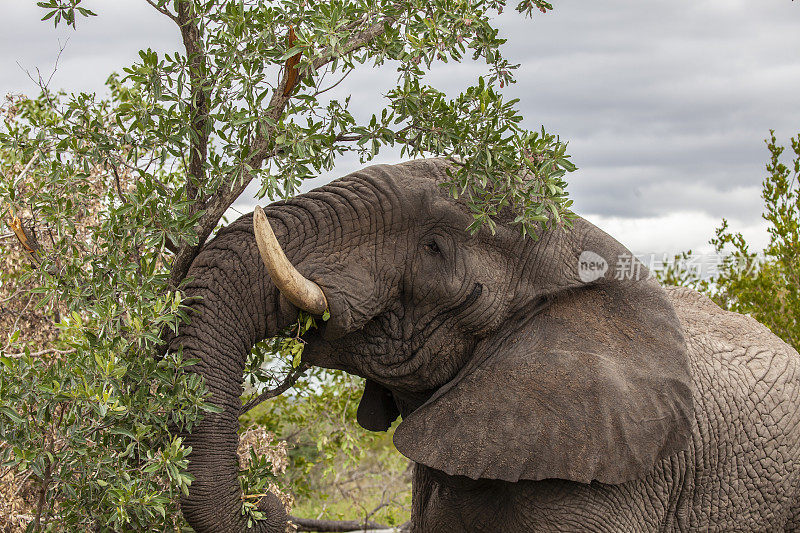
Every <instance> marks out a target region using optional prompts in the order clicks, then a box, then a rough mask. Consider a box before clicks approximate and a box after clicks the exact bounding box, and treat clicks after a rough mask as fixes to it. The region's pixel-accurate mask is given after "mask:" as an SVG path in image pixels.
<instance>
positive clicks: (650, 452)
mask: <svg viewBox="0 0 800 533" xmlns="http://www.w3.org/2000/svg"><path fill="white" fill-rule="evenodd" d="M446 169H447V163H446V162H445V161H444V160H439V159H433V160H421V161H412V162H408V163H403V164H400V165H395V166H388V165H379V166H373V167H369V168H366V169H364V170H363V171H360V172H356V173H354V174H351V175H349V176H347V177H345V178H342V179H340V180H337V181H335V182H333V183H331V184H330V185H327V186H325V187H322V188H319V189H316V190H314V191H311V192H309V193H307V194H304V195H301V196H298V197H296V198H294V199H292V200H289V201H285V202H278V203H275V204H272V205H271V206H270V207H268V208H267V210H266V217H261V216H260V215H257V216H256V228H255V233H254V224H253V220H254V218H253V216H252V215H246V216H244V217H242V218H241V219H239V220H238V221H236V222H235V223H233V224H231V225H230V226H228V227H227V228H225V229H223V230H221V231H220V233H219V235H218V236H217V237H216V238H215V239H214V240H213V241H211V242H210V243H209V244H208V245H206V246H205V247H204V249H203V250H202V251H201V253H200V254H199V255H198V257H197V258H196V259H195V261H194V263H193V265H192V268H191V270H190V273H189V277H190V278H191V281H190V282H189V283H188V285H187V287H186V292H187V295H188V296H200V297H202V298H198V299H195V300H194V303H193V304H192V307H193V310H194V311H195V313H193V318H192V321H191V323H189V324H187V325H185V326H184V327H183V328H182V329H181V330H180V331H179V334H178V335H177V336H176V337H175V338H174V339H173V340H172V344H171V345H172V347H173V348H177V347H178V346H183V349H184V351H185V352H189V354H190V355H191V356H193V357H197V358H198V359H199V360H200V363H199V364H198V365H197V367H196V370H197V371H198V372H200V373H201V374H202V375H203V376H204V377H205V379H206V382H207V384H208V387H209V389H210V391H211V393H212V398H211V401H212V402H214V403H216V404H218V405H220V406H221V407H222V408H223V412H222V413H220V414H215V415H210V416H208V417H207V418H206V419H204V420H203V421H202V422H201V423H200V425H199V426H198V427H197V428H196V429H195V430H194V432H193V433H192V434H191V435H190V436H189V437H188V438H187V442H188V444H189V445H191V446H192V447H193V452H192V454H191V457H190V459H191V461H190V471H191V473H192V474H193V475H194V476H195V478H196V479H195V481H194V483H193V484H192V486H191V488H190V490H189V496H188V497H187V498H185V499H184V501H183V502H182V507H183V511H184V514H185V515H186V517H187V519H188V520H189V522H190V523H191V524H192V526H193V527H194V528H195V529H196V530H197V531H241V530H242V529H244V527H243V520H244V519H243V517H242V516H241V513H240V509H241V494H240V491H239V485H238V482H237V480H236V469H237V462H236V455H235V450H236V446H237V434H236V431H237V428H238V422H237V416H238V413H239V409H240V405H241V404H240V398H239V397H240V395H241V392H242V371H243V367H244V362H245V357H246V355H247V353H248V352H249V350H250V349H251V347H252V346H253V344H254V343H255V342H257V341H258V340H260V339H263V338H265V337H267V336H271V335H275V334H276V333H277V332H278V331H280V329H281V328H283V327H285V326H286V325H288V324H289V323H290V322H291V321H292V320H294V318H295V317H296V316H297V312H298V308H305V309H307V310H309V311H311V312H314V313H320V312H321V311H322V310H323V309H325V307H326V306H327V308H328V309H329V310H330V316H331V317H330V320H328V321H327V322H325V323H323V324H322V326H321V327H320V328H319V329H317V330H314V331H311V332H309V333H308V334H307V335H306V338H305V340H306V341H307V345H306V349H305V351H304V354H303V358H304V360H305V361H306V362H309V363H311V364H314V365H318V366H322V367H327V368H336V369H343V370H345V371H347V372H350V373H352V374H356V375H359V376H363V377H364V378H366V387H365V390H364V395H363V398H362V400H361V404H360V405H359V409H358V421H359V423H360V424H361V425H362V426H364V427H365V428H367V429H371V430H385V429H387V428H388V427H389V425H390V424H391V423H392V421H393V420H395V419H396V418H397V416H398V415H402V416H403V422H402V423H401V424H400V426H399V427H398V428H397V430H396V432H395V437H394V440H395V445H396V446H397V448H398V450H399V451H400V452H402V453H403V454H404V455H406V456H408V457H409V458H411V459H412V460H414V461H416V462H418V463H422V464H425V465H427V466H429V467H432V468H435V469H437V470H440V471H443V472H445V473H447V474H451V475H461V476H468V477H470V478H473V479H478V478H489V479H501V480H506V481H517V480H521V479H529V480H539V479H545V478H561V479H567V480H573V481H578V482H591V481H592V480H597V481H600V482H604V483H621V482H624V481H627V480H631V479H635V478H638V477H641V476H644V475H645V474H646V473H647V472H648V471H649V470H651V469H652V467H653V465H654V464H655V463H656V462H657V461H659V460H661V459H663V458H664V457H666V456H668V455H670V454H672V453H674V452H677V451H678V450H681V449H684V448H685V447H686V446H687V445H688V440H689V435H690V424H691V417H692V412H693V410H692V399H691V379H690V373H689V367H688V361H687V354H686V347H685V340H684V338H683V334H682V331H681V327H680V325H679V322H678V319H677V317H676V315H675V312H674V310H673V309H672V307H671V305H670V303H669V302H668V300H667V298H666V295H665V294H664V292H663V290H662V289H661V288H660V287H659V286H658V284H657V283H656V282H655V281H653V280H650V279H647V272H646V270H645V269H644V268H643V267H641V271H640V273H641V274H642V275H640V276H628V275H623V276H620V275H617V274H618V273H616V272H614V270H613V269H612V268H609V266H613V265H616V264H617V261H618V260H619V259H620V258H627V259H628V260H631V261H632V264H634V265H635V264H636V260H635V259H633V258H631V256H630V253H629V252H628V251H627V250H626V249H625V248H624V247H623V246H622V245H621V244H619V243H618V242H617V241H615V240H614V239H613V238H611V237H610V236H608V235H607V234H605V233H603V232H602V231H600V230H599V229H597V228H596V227H594V226H593V225H591V224H590V223H588V222H586V221H585V220H583V219H580V218H578V219H576V220H575V223H574V227H573V228H572V229H571V230H569V231H566V230H564V229H563V228H559V227H553V228H551V229H549V230H547V231H545V232H543V234H542V235H541V238H539V239H538V240H534V239H531V238H526V237H523V236H521V235H520V232H519V231H518V229H516V228H515V227H513V226H511V225H510V222H511V220H512V217H513V215H503V216H500V217H498V218H497V222H498V224H497V228H496V233H495V234H494V235H492V234H490V233H489V232H488V231H484V230H481V231H479V232H478V233H477V234H475V235H470V234H469V233H467V232H465V231H464V228H465V227H466V226H467V225H468V224H469V222H471V220H472V216H471V214H470V211H469V208H468V207H467V206H466V204H464V203H463V202H461V201H456V200H454V199H452V198H451V197H449V196H448V194H447V192H446V190H444V189H443V188H442V187H441V183H442V182H444V181H445V180H446V179H447V176H446ZM273 230H274V235H273V236H271V235H270V234H272V231H273ZM257 240H258V242H257ZM259 249H260V251H261V253H260V251H259ZM281 250H283V252H285V258H282V255H283V253H282V252H281ZM262 254H263V256H264V261H262V258H261V255H262ZM276 257H277V259H275V258H276ZM636 266H639V265H636ZM273 278H274V279H275V281H273ZM272 504H273V505H272V508H271V509H270V510H269V512H270V513H271V514H270V515H269V516H270V518H269V519H268V520H266V521H264V522H259V523H258V524H257V525H256V529H262V530H265V531H279V530H280V531H282V527H283V525H282V519H283V517H282V516H281V511H280V510H279V509H278V506H277V505H276V504H275V502H272ZM265 505H266V506H269V504H265Z"/></svg>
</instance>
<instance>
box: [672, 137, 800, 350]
mask: <svg viewBox="0 0 800 533" xmlns="http://www.w3.org/2000/svg"><path fill="white" fill-rule="evenodd" d="M766 143H767V149H768V150H769V153H770V160H769V162H768V163H767V165H766V170H767V173H768V174H767V177H766V178H765V179H764V181H763V183H762V188H761V198H762V199H763V200H764V213H762V215H761V217H762V218H763V219H764V220H766V221H767V222H768V223H769V226H768V232H769V244H768V245H767V247H766V248H765V249H764V250H763V251H761V252H757V251H752V250H751V247H750V245H749V244H748V243H747V241H746V239H745V238H744V236H743V235H742V234H741V233H739V232H737V233H733V232H731V230H730V228H729V225H728V221H727V220H725V219H723V220H722V225H721V226H720V227H719V228H718V229H717V230H716V236H715V237H714V238H713V239H711V244H713V245H714V248H715V250H716V252H717V253H718V254H723V259H722V262H721V264H720V265H719V269H718V271H717V272H716V273H715V274H714V275H712V276H711V277H710V278H709V279H701V278H700V277H699V276H698V275H697V273H696V272H693V271H691V270H690V269H689V268H687V266H686V264H687V262H688V261H689V260H691V252H688V253H683V254H681V255H679V256H678V257H677V258H676V259H677V261H676V264H675V265H674V266H673V267H672V268H671V269H669V270H667V271H666V273H665V274H664V275H663V276H662V281H664V282H666V283H668V284H672V285H686V286H691V287H694V288H696V289H698V290H700V291H702V292H705V293H706V294H708V295H709V296H710V297H711V298H712V299H713V300H714V301H715V302H717V303H718V304H719V305H720V306H721V307H723V308H724V309H728V310H731V311H736V312H738V313H744V314H747V315H750V316H752V317H753V318H755V319H756V320H758V321H759V322H761V323H762V324H764V325H766V326H767V327H769V328H770V329H771V330H772V332H773V333H775V334H776V335H777V336H779V337H780V338H782V339H783V340H784V341H786V342H787V343H789V344H791V345H792V346H794V347H795V349H800V320H798V317H800V263H798V257H800V190H798V187H799V185H798V180H799V179H800V134H798V135H797V136H796V137H794V138H792V139H791V140H790V143H791V148H792V152H793V155H794V158H793V160H792V162H791V163H790V164H789V165H786V164H785V163H784V162H782V161H781V156H782V154H783V152H784V150H785V147H783V146H781V145H779V144H778V143H777V139H776V137H775V132H774V131H771V132H770V138H769V139H767V140H766Z"/></svg>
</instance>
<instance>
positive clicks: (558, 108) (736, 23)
mask: <svg viewBox="0 0 800 533" xmlns="http://www.w3.org/2000/svg"><path fill="white" fill-rule="evenodd" d="M553 4H554V6H555V10H554V11H552V12H550V13H548V14H547V15H541V16H537V17H535V18H534V19H533V20H531V19H525V18H523V17H521V16H519V15H518V14H516V13H515V12H513V10H509V11H510V12H507V13H504V14H503V15H502V16H501V17H499V19H498V21H497V23H498V25H499V27H500V30H501V35H502V36H503V37H505V38H507V39H508V43H507V45H506V49H505V50H506V55H507V56H508V57H510V58H511V59H512V60H513V61H514V62H517V63H521V67H520V69H519V70H518V71H517V74H516V75H517V79H518V83H517V84H516V85H513V86H511V87H510V88H509V89H508V90H507V94H508V97H509V98H510V97H516V98H520V100H521V101H520V104H519V105H520V106H521V109H522V114H523V116H524V117H525V126H526V127H527V128H529V129H538V128H539V126H540V125H544V126H545V128H546V129H547V130H548V131H550V132H553V133H558V134H559V135H560V136H561V138H562V139H564V140H568V141H569V151H570V153H571V154H573V160H574V161H575V163H576V164H577V165H578V166H579V167H580V170H578V171H577V172H575V173H573V174H571V175H570V176H569V180H570V181H569V182H570V185H569V191H570V194H571V196H572V198H573V199H574V201H575V204H574V209H575V210H576V211H577V212H578V214H580V215H582V216H584V217H586V218H588V219H589V220H591V221H593V222H594V223H595V224H597V225H599V226H600V227H601V228H603V229H605V230H606V231H608V232H609V233H611V234H612V235H614V236H615V237H616V238H617V239H619V240H620V241H622V242H623V243H624V244H626V245H627V246H628V247H630V248H631V249H633V250H634V251H635V252H639V253H661V252H674V251H678V250H685V249H689V248H692V249H695V250H700V251H707V250H709V249H710V247H709V245H708V244H707V241H708V239H709V238H710V237H711V236H713V231H714V228H715V227H717V226H718V225H719V221H720V219H721V218H722V217H726V218H728V219H729V220H730V222H731V227H732V228H733V229H734V230H737V231H742V232H743V233H744V234H745V236H747V237H749V238H750V239H752V240H753V243H754V244H755V245H758V246H761V245H763V244H764V243H766V240H767V237H766V231H765V225H764V223H763V221H762V220H761V218H760V213H761V206H762V204H761V198H760V183H761V181H762V180H763V178H764V175H765V171H764V164H765V163H766V159H767V155H768V154H767V150H766V148H765V145H764V142H763V139H764V138H765V137H766V136H767V135H768V133H769V129H770V128H773V129H775V130H776V132H777V135H778V136H779V139H780V140H781V141H783V142H784V143H786V142H788V138H789V136H791V135H794V134H797V133H798V132H799V131H800V2H792V1H790V0H760V1H759V2H757V3H756V2H745V1H744V0H691V1H689V0H684V1H676V0H669V1H665V0H648V1H646V2H643V1H640V0H606V1H602V2H601V1H592V2H587V1H583V2H579V1H578V0H553ZM84 5H87V7H90V8H92V9H93V10H94V11H96V12H97V13H98V14H99V16H98V17H95V18H92V19H88V20H87V19H82V20H80V21H79V23H78V30H77V32H76V31H72V30H66V29H63V28H59V29H58V30H54V29H53V26H52V23H50V22H40V21H39V18H40V17H41V15H42V10H41V9H39V8H37V7H36V6H35V2H34V1H33V0H2V18H1V19H0V94H5V93H9V92H12V93H27V94H30V95H33V94H35V93H36V86H35V85H34V83H33V82H32V81H31V80H30V79H28V74H26V72H25V70H28V71H29V72H31V73H33V74H34V76H35V75H36V74H35V71H36V68H38V69H39V70H40V72H41V73H42V75H44V76H45V77H48V76H49V75H50V73H51V72H52V71H53V65H54V62H55V59H56V57H57V56H58V52H59V49H60V48H61V46H62V45H64V43H65V42H66V46H65V48H64V51H63V53H62V56H61V59H60V61H59V63H58V69H57V70H56V72H55V74H54V75H53V78H52V81H51V87H52V88H64V89H66V90H69V91H78V90H80V91H103V83H104V81H105V79H106V78H107V76H108V74H109V73H111V72H112V71H115V70H116V71H120V70H121V69H122V67H124V66H126V65H128V64H130V63H132V62H133V61H134V60H135V59H136V57H137V51H138V50H139V49H140V48H147V47H151V48H153V49H156V50H160V51H169V50H175V49H179V48H180V40H179V35H178V32H177V29H176V28H175V27H174V25H173V24H172V23H171V21H169V20H167V19H165V18H164V17H163V16H161V15H159V14H158V13H157V12H155V11H154V10H153V9H152V8H150V7H149V6H148V5H147V4H146V3H145V2H144V0H113V1H112V0H106V1H99V0H94V1H84ZM67 38H68V39H69V40H68V41H67ZM484 71H485V67H484V66H483V65H479V64H471V63H466V64H447V65H441V64H440V65H438V66H435V67H434V70H433V72H432V73H431V74H430V75H429V76H428V81H429V82H430V83H432V84H433V85H434V86H437V87H439V88H440V89H442V90H444V91H445V92H447V93H448V94H450V95H456V94H458V93H459V92H460V91H462V90H463V89H464V88H465V87H467V86H468V85H469V84H471V83H472V82H473V81H474V80H475V79H476V77H477V76H478V75H480V74H482V73H483V72H484ZM393 80H394V75H393V71H392V70H391V69H386V70H384V71H382V72H374V71H370V70H368V69H365V70H363V71H357V72H356V73H354V74H353V75H351V77H350V78H348V80H347V82H345V84H342V86H340V88H339V89H342V90H341V91H340V93H339V94H345V93H346V92H349V93H351V94H353V95H354V98H353V101H354V102H356V103H357V104H356V105H357V106H358V109H354V111H358V110H362V112H363V114H364V115H368V114H371V113H372V112H373V111H374V110H376V109H379V106H380V105H381V98H382V94H383V93H385V92H386V91H387V90H388V89H389V88H391V86H392V83H393ZM378 161H380V162H395V161H398V159H397V156H396V154H393V153H387V154H382V155H381V157H380V158H379V159H378ZM358 166H359V163H358V161H357V160H352V159H348V160H342V162H341V164H340V165H338V167H337V169H336V172H334V173H331V174H330V175H327V176H321V177H320V178H319V179H317V180H313V181H314V186H316V185H320V184H322V183H324V182H326V181H328V180H330V179H333V178H335V177H338V176H341V175H344V174H346V173H347V172H350V171H352V170H354V169H355V168H357V167H358ZM252 205H253V200H252V195H251V194H248V192H247V191H246V193H245V195H243V197H242V198H240V200H239V202H237V204H236V206H235V207H237V208H238V209H239V210H240V211H249V210H250V209H252Z"/></svg>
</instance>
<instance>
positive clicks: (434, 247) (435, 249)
mask: <svg viewBox="0 0 800 533" xmlns="http://www.w3.org/2000/svg"><path fill="white" fill-rule="evenodd" d="M425 249H426V250H427V251H428V252H429V253H432V254H435V255H439V254H441V253H442V252H441V250H439V245H438V244H436V241H429V242H427V243H425Z"/></svg>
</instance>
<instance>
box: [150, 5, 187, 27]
mask: <svg viewBox="0 0 800 533" xmlns="http://www.w3.org/2000/svg"><path fill="white" fill-rule="evenodd" d="M145 2H147V3H148V4H150V5H151V6H153V8H154V9H155V10H156V11H158V12H159V13H161V14H162V15H166V16H167V17H169V18H171V19H172V20H174V21H175V23H176V24H180V22H178V17H176V16H175V15H173V14H172V13H170V12H169V11H168V10H167V8H165V7H159V5H158V4H156V3H155V1H154V0H145Z"/></svg>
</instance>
